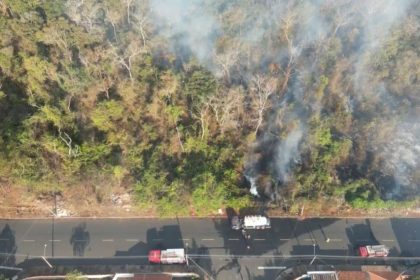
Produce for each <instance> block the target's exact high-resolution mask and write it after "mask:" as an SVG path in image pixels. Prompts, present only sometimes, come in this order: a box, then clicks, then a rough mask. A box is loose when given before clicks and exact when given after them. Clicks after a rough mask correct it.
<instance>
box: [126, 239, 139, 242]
mask: <svg viewBox="0 0 420 280" xmlns="http://www.w3.org/2000/svg"><path fill="white" fill-rule="evenodd" d="M125 241H127V242H139V240H138V239H126V240H125Z"/></svg>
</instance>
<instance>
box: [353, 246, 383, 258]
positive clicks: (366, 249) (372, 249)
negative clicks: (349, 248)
mask: <svg viewBox="0 0 420 280" xmlns="http://www.w3.org/2000/svg"><path fill="white" fill-rule="evenodd" d="M388 253H389V249H388V248H387V247H386V246H385V245H368V246H360V247H359V255H360V256H361V257H386V256H388Z"/></svg>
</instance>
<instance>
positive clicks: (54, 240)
mask: <svg viewBox="0 0 420 280" xmlns="http://www.w3.org/2000/svg"><path fill="white" fill-rule="evenodd" d="M50 242H61V240H60V239H51V240H50Z"/></svg>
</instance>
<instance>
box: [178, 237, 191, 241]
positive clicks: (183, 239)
mask: <svg viewBox="0 0 420 280" xmlns="http://www.w3.org/2000/svg"><path fill="white" fill-rule="evenodd" d="M180 240H182V241H189V239H188V238H181V239H180Z"/></svg>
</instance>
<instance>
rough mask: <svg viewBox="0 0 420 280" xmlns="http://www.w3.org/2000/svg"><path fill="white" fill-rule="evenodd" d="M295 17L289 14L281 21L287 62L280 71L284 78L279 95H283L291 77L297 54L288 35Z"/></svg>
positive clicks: (290, 32)
mask: <svg viewBox="0 0 420 280" xmlns="http://www.w3.org/2000/svg"><path fill="white" fill-rule="evenodd" d="M295 19H296V15H295V14H293V13H291V12H289V13H288V14H287V15H286V16H285V17H284V18H283V19H282V22H283V26H282V37H283V38H284V39H285V40H286V42H287V51H288V56H289V60H288V62H287V65H286V67H285V69H284V70H282V72H283V75H284V78H283V83H282V86H281V89H280V92H281V93H284V92H285V91H286V89H287V86H288V83H289V79H290V77H291V75H292V69H293V65H294V62H295V56H296V52H297V47H296V46H294V45H293V39H292V38H291V37H290V34H292V31H293V30H292V28H293V25H294V23H295Z"/></svg>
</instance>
